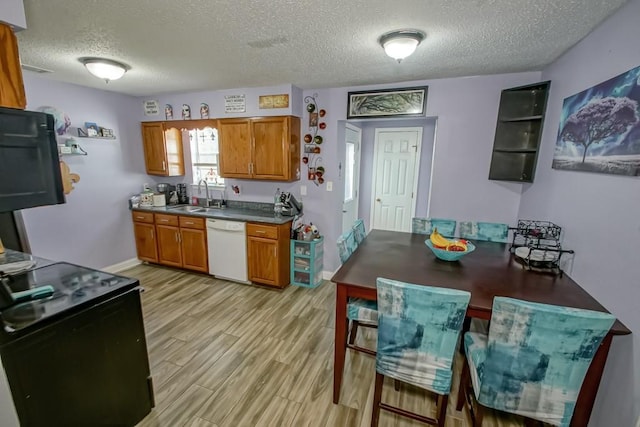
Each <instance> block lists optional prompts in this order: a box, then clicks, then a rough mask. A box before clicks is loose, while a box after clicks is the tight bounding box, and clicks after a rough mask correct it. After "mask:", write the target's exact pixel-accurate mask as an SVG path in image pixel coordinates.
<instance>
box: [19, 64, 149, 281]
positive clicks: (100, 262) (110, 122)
mask: <svg viewBox="0 0 640 427" xmlns="http://www.w3.org/2000/svg"><path fill="white" fill-rule="evenodd" d="M24 78H25V90H26V94H27V101H28V105H27V109H28V110H36V109H37V108H38V107H41V106H53V107H56V108H58V109H60V110H62V111H64V112H66V113H67V114H68V115H69V117H70V118H71V122H72V126H73V127H77V126H80V127H82V126H83V124H84V122H95V123H97V124H98V125H100V126H103V127H106V128H110V129H113V131H114V134H115V135H116V137H117V139H116V140H107V139H90V138H85V139H77V141H78V142H79V143H80V146H81V147H82V148H83V149H84V150H85V151H87V152H88V153H89V154H88V156H63V157H62V160H63V161H65V162H66V163H67V164H68V165H69V168H70V169H71V172H72V173H77V174H78V175H80V182H78V183H77V184H75V189H74V190H73V191H72V192H71V193H70V194H68V195H67V196H66V203H65V204H62V205H55V206H42V207H37V208H31V209H25V210H23V211H22V214H23V218H24V222H25V226H26V229H27V234H28V237H29V242H30V243H31V250H32V252H33V254H35V255H38V256H40V257H44V258H49V259H52V260H56V261H70V262H73V263H76V264H81V265H86V266H89V267H94V268H102V267H106V266H109V265H113V264H116V263H118V262H121V261H124V260H126V259H130V258H135V257H136V250H135V242H134V238H133V227H132V222H131V214H130V212H129V210H128V205H127V199H128V197H129V196H131V195H132V194H134V193H139V192H140V191H141V189H142V183H143V182H146V181H148V177H147V175H146V174H145V167H144V156H143V151H142V143H141V136H140V124H139V121H138V120H137V113H138V110H137V108H141V107H140V106H139V105H138V104H137V102H136V99H135V98H133V97H129V96H126V95H121V94H116V93H113V92H106V91H101V90H96V89H89V88H85V87H81V86H76V85H72V84H68V83H60V82H55V81H52V80H48V79H44V78H42V77H36V76H35V75H34V74H33V73H30V72H25V75H24ZM73 132H74V134H75V129H73ZM69 136H72V135H71V134H69ZM66 138H67V137H66V136H63V137H58V142H59V143H60V142H64V141H65V140H66Z"/></svg>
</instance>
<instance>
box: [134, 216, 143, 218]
mask: <svg viewBox="0 0 640 427" xmlns="http://www.w3.org/2000/svg"><path fill="white" fill-rule="evenodd" d="M136 219H144V217H143V216H137V217H136Z"/></svg>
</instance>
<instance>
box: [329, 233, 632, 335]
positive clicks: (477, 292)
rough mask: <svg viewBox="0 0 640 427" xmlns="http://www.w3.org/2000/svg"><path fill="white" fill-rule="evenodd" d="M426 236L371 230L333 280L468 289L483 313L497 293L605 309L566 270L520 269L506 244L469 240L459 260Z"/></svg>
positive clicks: (619, 327)
mask: <svg viewBox="0 0 640 427" xmlns="http://www.w3.org/2000/svg"><path fill="white" fill-rule="evenodd" d="M427 238H428V236H426V235H421V234H412V233H398V232H390V231H380V230H373V231H372V232H371V233H369V235H368V236H367V238H366V239H365V240H364V241H363V242H362V243H361V244H360V246H359V247H358V249H357V250H356V251H355V252H354V253H353V255H352V256H351V257H350V258H349V259H348V260H347V262H345V263H344V264H343V265H342V267H341V268H340V269H339V270H338V272H337V273H336V274H335V275H334V276H333V278H332V279H331V280H332V281H333V282H336V283H341V284H345V285H352V286H358V287H362V288H369V289H375V287H376V278H378V277H386V278H390V279H395V280H400V281H403V282H409V283H416V284H423V285H430V286H442V287H447V288H451V289H460V290H464V291H469V292H471V302H470V303H469V310H470V311H475V312H480V313H481V312H486V313H487V318H488V316H489V313H490V312H491V306H492V303H493V298H494V297H496V296H506V297H512V298H518V299H523V300H527V301H533V302H541V303H546V304H554V305H560V306H567V307H575V308H583V309H588V310H595V311H602V312H608V311H607V310H606V309H605V308H604V307H603V306H602V305H601V304H600V303H599V302H598V301H596V299H595V298H593V297H592V296H591V295H589V293H587V292H586V291H585V290H584V289H582V288H581V287H580V285H578V284H577V283H576V282H575V281H573V279H571V278H570V277H569V276H568V275H567V274H564V275H562V276H559V275H553V274H549V273H539V272H534V271H530V270H526V269H524V268H523V266H522V264H520V263H519V262H518V261H517V260H516V259H515V256H514V255H512V254H511V252H510V251H509V244H504V243H493V242H480V241H473V243H474V244H475V245H476V250H475V251H474V252H472V253H470V254H468V255H465V256H464V257H463V258H462V259H461V260H460V261H454V262H448V261H442V260H439V259H437V258H436V257H435V255H433V253H432V252H431V250H430V249H429V248H428V247H427V246H426V245H425V243H424V241H425V239H427ZM611 333H612V334H614V335H625V334H630V333H631V331H630V330H629V329H628V328H627V327H626V326H625V325H624V324H622V323H621V322H620V321H616V323H615V324H614V325H613V327H612V329H611Z"/></svg>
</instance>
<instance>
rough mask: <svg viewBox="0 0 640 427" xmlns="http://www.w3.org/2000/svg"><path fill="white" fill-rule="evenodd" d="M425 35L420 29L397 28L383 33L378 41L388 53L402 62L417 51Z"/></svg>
mask: <svg viewBox="0 0 640 427" xmlns="http://www.w3.org/2000/svg"><path fill="white" fill-rule="evenodd" d="M425 37H426V35H425V33H423V32H422V31H418V30H396V31H391V32H388V33H385V34H383V35H382V36H380V39H379V40H378V41H379V42H380V45H381V46H382V47H383V48H384V51H385V53H386V54H387V55H389V56H390V57H392V58H393V59H395V60H396V61H398V62H400V61H402V60H403V59H404V58H406V57H407V56H409V55H411V54H412V53H413V52H415V50H416V48H417V47H418V45H419V44H420V42H421V41H422V40H424V39H425Z"/></svg>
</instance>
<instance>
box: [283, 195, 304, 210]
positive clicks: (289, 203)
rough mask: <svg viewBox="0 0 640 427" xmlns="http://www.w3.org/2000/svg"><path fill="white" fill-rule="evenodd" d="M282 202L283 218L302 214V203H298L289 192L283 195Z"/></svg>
mask: <svg viewBox="0 0 640 427" xmlns="http://www.w3.org/2000/svg"><path fill="white" fill-rule="evenodd" d="M280 202H281V203H282V209H281V211H280V213H281V215H282V216H296V215H300V214H301V213H302V203H300V202H299V201H297V200H296V198H295V197H293V194H291V193H288V192H283V193H281V194H280Z"/></svg>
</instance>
